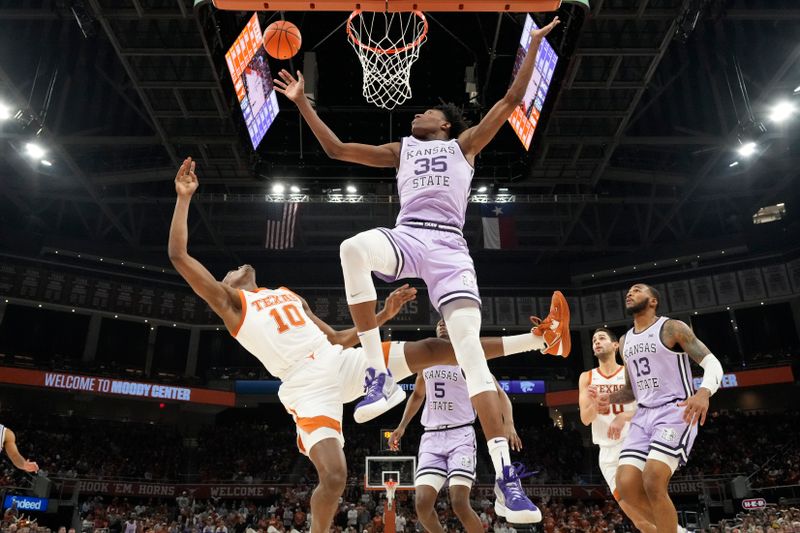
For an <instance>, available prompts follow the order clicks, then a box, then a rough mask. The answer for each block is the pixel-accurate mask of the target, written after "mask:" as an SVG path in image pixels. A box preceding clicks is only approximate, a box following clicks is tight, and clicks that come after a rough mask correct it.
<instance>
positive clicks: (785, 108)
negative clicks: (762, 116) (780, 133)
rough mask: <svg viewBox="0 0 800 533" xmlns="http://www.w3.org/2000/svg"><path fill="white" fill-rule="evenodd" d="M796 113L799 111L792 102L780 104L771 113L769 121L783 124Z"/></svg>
mask: <svg viewBox="0 0 800 533" xmlns="http://www.w3.org/2000/svg"><path fill="white" fill-rule="evenodd" d="M795 111H797V108H795V106H794V105H793V104H792V103H791V102H787V101H783V102H778V103H777V104H775V106H774V107H773V108H772V111H770V113H769V119H770V120H771V121H772V122H783V121H785V120H786V119H788V118H789V117H791V116H792V115H793V114H794V112H795Z"/></svg>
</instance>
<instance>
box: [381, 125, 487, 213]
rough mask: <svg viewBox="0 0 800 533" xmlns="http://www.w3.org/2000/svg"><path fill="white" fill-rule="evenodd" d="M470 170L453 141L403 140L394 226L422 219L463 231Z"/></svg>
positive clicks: (471, 171) (470, 180) (411, 138)
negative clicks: (396, 213)
mask: <svg viewBox="0 0 800 533" xmlns="http://www.w3.org/2000/svg"><path fill="white" fill-rule="evenodd" d="M474 171H475V170H474V169H473V168H472V165H470V164H469V162H468V161H467V159H466V157H464V153H463V152H462V151H461V147H460V146H459V144H458V141H456V140H455V139H450V140H449V141H421V140H419V139H417V138H415V137H404V138H403V139H402V144H401V148H400V166H399V167H398V169H397V190H398V193H399V194H400V213H399V214H398V215H397V225H398V226H399V225H401V224H403V223H404V222H409V221H412V220H424V221H429V222H438V223H439V224H446V225H448V226H455V227H457V228H459V229H461V228H463V227H464V217H465V214H466V211H467V199H468V198H469V191H470V185H471V183H472V175H473V173H474Z"/></svg>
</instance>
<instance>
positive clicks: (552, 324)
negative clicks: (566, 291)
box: [531, 291, 572, 357]
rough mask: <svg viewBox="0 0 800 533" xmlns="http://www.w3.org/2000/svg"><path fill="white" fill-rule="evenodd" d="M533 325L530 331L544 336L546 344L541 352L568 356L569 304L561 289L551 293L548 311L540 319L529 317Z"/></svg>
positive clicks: (570, 343)
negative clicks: (543, 317)
mask: <svg viewBox="0 0 800 533" xmlns="http://www.w3.org/2000/svg"><path fill="white" fill-rule="evenodd" d="M531 320H532V321H533V323H534V327H533V329H532V330H531V332H532V333H533V334H534V335H536V336H539V337H543V338H544V343H545V345H546V347H545V349H544V350H542V353H546V354H549V355H558V356H560V357H568V356H569V352H570V350H571V349H572V340H571V339H570V336H569V304H568V303H567V299H566V298H564V295H563V294H561V291H555V292H554V293H553V299H552V300H550V313H549V314H548V315H547V317H546V318H545V319H544V320H542V319H541V318H538V317H531Z"/></svg>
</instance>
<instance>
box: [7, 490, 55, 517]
mask: <svg viewBox="0 0 800 533" xmlns="http://www.w3.org/2000/svg"><path fill="white" fill-rule="evenodd" d="M12 507H13V508H16V509H19V510H20V511H38V512H41V513H43V512H45V511H47V498H34V497H32V496H17V495H15V494H10V495H8V496H6V499H5V500H3V509H11V508H12Z"/></svg>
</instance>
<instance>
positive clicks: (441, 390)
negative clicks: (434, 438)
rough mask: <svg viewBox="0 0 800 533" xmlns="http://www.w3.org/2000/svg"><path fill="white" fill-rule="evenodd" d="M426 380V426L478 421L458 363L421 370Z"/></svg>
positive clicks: (435, 427)
mask: <svg viewBox="0 0 800 533" xmlns="http://www.w3.org/2000/svg"><path fill="white" fill-rule="evenodd" d="M422 377H423V378H424V379H425V407H424V408H423V410H422V419H421V422H422V425H423V426H424V427H425V429H440V428H444V427H454V426H464V425H466V424H472V423H473V422H475V410H474V409H473V408H472V401H470V399H469V392H468V391H467V379H466V378H465V377H464V372H463V371H462V370H461V367H460V366H457V365H436V366H431V367H428V368H426V369H425V370H424V371H423V372H422Z"/></svg>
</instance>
